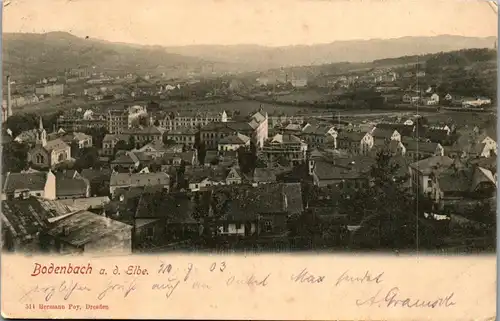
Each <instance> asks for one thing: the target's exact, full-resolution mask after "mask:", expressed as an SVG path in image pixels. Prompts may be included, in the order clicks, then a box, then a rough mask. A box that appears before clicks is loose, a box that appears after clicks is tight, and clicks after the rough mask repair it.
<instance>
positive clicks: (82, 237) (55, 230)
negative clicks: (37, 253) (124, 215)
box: [47, 211, 132, 246]
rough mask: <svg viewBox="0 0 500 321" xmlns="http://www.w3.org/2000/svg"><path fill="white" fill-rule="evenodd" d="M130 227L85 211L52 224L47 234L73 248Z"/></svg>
mask: <svg viewBox="0 0 500 321" xmlns="http://www.w3.org/2000/svg"><path fill="white" fill-rule="evenodd" d="M127 229H128V230H131V229H132V226H130V225H127V224H125V223H122V222H119V221H115V220H113V219H110V218H107V217H104V216H102V215H97V214H94V213H91V212H87V211H81V212H77V213H75V214H72V215H69V216H68V217H65V218H62V219H60V220H58V221H56V222H55V223H53V225H52V227H51V228H50V230H48V232H47V233H48V234H49V235H52V236H54V237H57V238H59V239H60V240H63V241H65V242H67V243H69V244H72V245H74V246H82V245H85V244H88V243H91V242H94V241H97V240H99V239H101V238H103V237H104V236H107V235H110V234H114V233H117V232H120V231H123V230H127Z"/></svg>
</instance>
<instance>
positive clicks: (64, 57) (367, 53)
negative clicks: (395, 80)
mask: <svg viewBox="0 0 500 321" xmlns="http://www.w3.org/2000/svg"><path fill="white" fill-rule="evenodd" d="M495 41H496V38H495V37H487V38H475V37H463V36H453V35H441V36H435V37H402V38H395V39H371V40H349V41H335V42H332V43H328V44H315V45H295V46H285V47H266V46H261V45H251V44H250V45H234V46H222V45H191V46H179V47H162V46H143V45H137V44H126V43H113V42H109V41H104V40H99V39H92V38H88V39H85V38H79V37H76V36H74V35H72V34H70V33H67V32H49V33H44V34H35V33H4V34H3V68H4V72H7V73H10V74H11V75H13V76H14V77H15V76H28V75H33V76H34V77H37V76H38V75H44V74H50V73H54V72H62V71H64V70H65V69H68V68H75V67H77V66H82V65H83V66H96V67H98V68H100V69H101V70H102V69H106V70H110V71H124V70H126V71H129V72H141V73H146V72H155V73H161V72H165V73H166V74H168V75H169V76H171V77H177V76H179V75H185V74H186V72H187V71H197V72H202V71H203V70H205V71H206V72H209V73H210V72H211V71H212V70H216V71H256V70H266V69H271V68H280V67H287V66H307V65H321V64H330V63H337V62H346V61H348V62H368V61H373V60H377V59H385V58H393V57H401V56H409V55H419V54H426V53H437V52H441V51H453V50H459V49H469V48H493V46H494V44H495Z"/></svg>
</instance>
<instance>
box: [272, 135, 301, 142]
mask: <svg viewBox="0 0 500 321" xmlns="http://www.w3.org/2000/svg"><path fill="white" fill-rule="evenodd" d="M270 143H271V144H274V143H279V144H300V143H302V140H301V139H300V138H299V137H297V136H295V135H290V134H276V135H275V136H274V137H273V138H272V139H271V141H270Z"/></svg>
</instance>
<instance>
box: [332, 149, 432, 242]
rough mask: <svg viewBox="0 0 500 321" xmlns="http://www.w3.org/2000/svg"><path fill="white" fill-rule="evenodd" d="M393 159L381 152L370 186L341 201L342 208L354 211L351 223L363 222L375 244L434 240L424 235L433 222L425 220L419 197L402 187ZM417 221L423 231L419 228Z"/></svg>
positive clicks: (361, 223) (370, 176) (372, 170)
mask: <svg viewBox="0 0 500 321" xmlns="http://www.w3.org/2000/svg"><path fill="white" fill-rule="evenodd" d="M390 159H391V157H390V154H389V153H388V152H386V151H382V152H380V153H379V154H378V155H377V163H376V164H375V165H374V166H373V167H372V169H371V171H370V175H369V179H370V184H369V186H365V187H364V188H360V189H358V190H357V191H355V192H354V193H353V194H352V195H349V197H348V198H346V199H345V200H343V201H342V202H341V207H342V208H343V211H344V212H345V213H350V219H351V224H353V225H360V226H361V227H362V230H363V231H366V232H368V235H371V236H369V238H371V241H370V242H371V243H372V244H373V243H376V244H379V246H382V247H389V248H405V247H415V245H416V242H417V240H418V241H419V244H426V243H428V244H431V243H432V240H430V239H425V238H424V237H423V235H424V233H423V232H424V230H425V229H427V228H429V224H428V223H427V222H424V221H423V219H422V212H421V209H420V210H419V211H417V209H418V208H419V204H420V203H417V202H418V201H419V200H418V199H413V198H412V197H411V196H409V195H407V194H406V193H404V192H403V191H402V190H401V189H400V188H399V185H398V183H397V181H396V178H397V170H398V165H396V164H392V163H391V162H390ZM417 220H418V222H419V227H421V229H422V233H421V232H420V231H418V230H417V229H416V226H417ZM420 223H422V224H420ZM417 233H419V237H417ZM373 235H375V236H373Z"/></svg>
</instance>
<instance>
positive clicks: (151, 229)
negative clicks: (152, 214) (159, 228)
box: [146, 227, 155, 237]
mask: <svg viewBox="0 0 500 321" xmlns="http://www.w3.org/2000/svg"><path fill="white" fill-rule="evenodd" d="M154 231H155V229H154V227H148V228H147V229H146V236H147V237H153V235H154Z"/></svg>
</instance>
